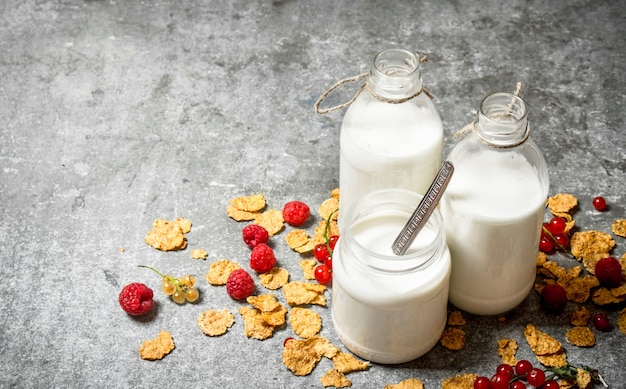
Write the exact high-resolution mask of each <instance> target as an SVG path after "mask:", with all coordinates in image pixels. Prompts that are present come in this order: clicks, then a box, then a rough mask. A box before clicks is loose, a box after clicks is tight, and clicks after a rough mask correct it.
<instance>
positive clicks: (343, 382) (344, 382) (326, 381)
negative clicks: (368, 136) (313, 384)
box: [320, 369, 352, 388]
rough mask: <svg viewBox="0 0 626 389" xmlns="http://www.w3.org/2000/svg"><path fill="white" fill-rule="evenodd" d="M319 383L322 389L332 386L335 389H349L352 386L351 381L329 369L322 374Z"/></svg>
mask: <svg viewBox="0 0 626 389" xmlns="http://www.w3.org/2000/svg"><path fill="white" fill-rule="evenodd" d="M320 382H321V383H322V385H324V387H328V386H333V387H335V388H349V387H351V386H352V381H350V380H349V379H348V378H346V376H345V375H344V374H343V373H341V372H339V371H337V370H335V369H330V370H328V371H327V372H326V374H324V376H323V377H322V378H320Z"/></svg>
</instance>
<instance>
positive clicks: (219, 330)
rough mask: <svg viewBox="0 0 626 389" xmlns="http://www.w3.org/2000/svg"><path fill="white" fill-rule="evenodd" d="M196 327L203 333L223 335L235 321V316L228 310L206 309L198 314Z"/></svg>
mask: <svg viewBox="0 0 626 389" xmlns="http://www.w3.org/2000/svg"><path fill="white" fill-rule="evenodd" d="M197 323H198V327H200V331H202V332H203V333H204V334H205V335H208V336H219V335H223V334H225V333H226V331H228V329H229V328H230V327H232V325H233V323H235V316H234V315H233V314H232V313H231V312H230V311H229V310H228V309H222V310H221V311H217V310H207V311H204V312H201V313H200V315H198V320H197Z"/></svg>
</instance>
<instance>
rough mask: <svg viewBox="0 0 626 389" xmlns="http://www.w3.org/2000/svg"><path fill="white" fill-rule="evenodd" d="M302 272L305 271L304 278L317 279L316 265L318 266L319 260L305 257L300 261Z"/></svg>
mask: <svg viewBox="0 0 626 389" xmlns="http://www.w3.org/2000/svg"><path fill="white" fill-rule="evenodd" d="M299 264H300V267H301V268H302V272H303V273H304V279H306V280H314V279H315V267H316V266H317V260H315V259H303V260H302V261H300V262H299Z"/></svg>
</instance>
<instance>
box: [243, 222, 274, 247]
mask: <svg viewBox="0 0 626 389" xmlns="http://www.w3.org/2000/svg"><path fill="white" fill-rule="evenodd" d="M241 235H242V237H243V241H244V242H245V243H246V244H247V245H248V247H250V248H254V246H256V245H258V244H259V243H267V241H268V240H269V239H270V236H269V234H268V232H267V230H266V229H265V228H263V227H261V226H260V225H258V224H248V225H247V226H245V227H244V228H243V230H242V231H241Z"/></svg>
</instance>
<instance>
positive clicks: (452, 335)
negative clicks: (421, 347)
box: [439, 327, 467, 351]
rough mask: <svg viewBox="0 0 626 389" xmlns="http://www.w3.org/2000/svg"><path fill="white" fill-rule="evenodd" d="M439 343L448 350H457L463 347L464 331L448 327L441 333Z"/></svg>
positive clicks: (464, 342)
mask: <svg viewBox="0 0 626 389" xmlns="http://www.w3.org/2000/svg"><path fill="white" fill-rule="evenodd" d="M439 341H440V342H441V345H442V346H443V347H445V348H447V349H449V350H454V351H458V350H461V349H462V348H463V347H465V344H466V342H467V341H466V339H465V331H463V330H462V329H460V328H455V327H449V328H446V329H445V331H443V333H442V334H441V338H440V339H439Z"/></svg>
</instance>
